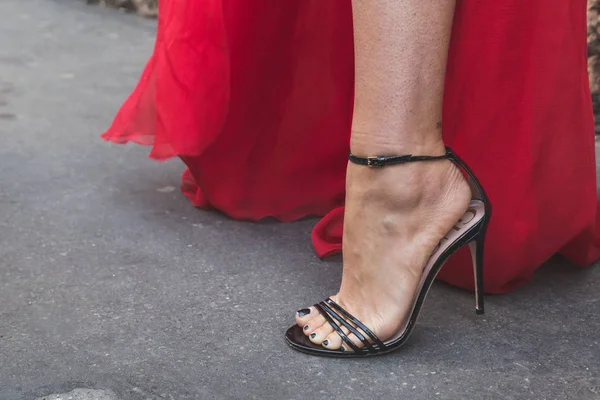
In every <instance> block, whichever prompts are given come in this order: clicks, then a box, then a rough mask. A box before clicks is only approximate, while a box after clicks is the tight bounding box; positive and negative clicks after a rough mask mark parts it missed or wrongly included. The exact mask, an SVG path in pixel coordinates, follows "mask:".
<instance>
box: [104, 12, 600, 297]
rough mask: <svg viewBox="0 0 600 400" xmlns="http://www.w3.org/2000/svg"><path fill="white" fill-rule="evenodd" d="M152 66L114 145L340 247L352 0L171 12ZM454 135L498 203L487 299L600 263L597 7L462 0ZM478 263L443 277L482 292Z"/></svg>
mask: <svg viewBox="0 0 600 400" xmlns="http://www.w3.org/2000/svg"><path fill="white" fill-rule="evenodd" d="M159 11H160V12H159V15H160V16H159V26H158V35H157V41H156V47H155V50H154V54H153V55H152V57H151V59H150V61H149V62H148V64H147V66H146V68H145V70H144V73H143V76H142V78H141V80H140V82H139V84H138V86H137V88H136V89H135V91H134V92H133V93H132V95H131V96H130V97H129V98H128V99H127V101H126V102H125V104H124V105H123V106H122V108H121V110H120V111H119V113H118V115H117V117H116V119H115V121H114V123H113V125H112V126H111V128H110V129H109V130H108V131H107V132H106V133H105V134H104V136H103V137H104V138H105V139H107V140H111V141H113V142H116V143H125V142H128V141H134V142H137V143H141V144H148V145H152V146H153V147H152V151H151V157H153V158H155V159H159V160H161V159H166V158H169V157H173V156H179V157H181V158H182V160H183V161H184V162H185V163H186V164H187V166H188V169H187V170H186V171H185V173H184V176H183V183H182V190H183V192H184V194H185V195H186V196H188V197H189V198H190V200H191V201H192V203H193V204H194V205H196V206H198V207H202V208H215V209H218V210H220V211H222V212H224V213H226V214H228V215H230V216H232V217H233V218H237V219H245V220H258V219H261V218H264V217H268V216H272V217H275V218H277V219H279V220H282V221H292V220H296V219H298V218H301V217H303V216H306V215H325V217H324V218H323V219H322V220H321V221H320V222H319V223H318V224H317V226H316V227H315V229H314V231H313V237H312V238H313V243H314V247H315V249H316V251H317V253H318V255H319V256H321V257H325V256H328V255H332V254H335V253H338V252H340V251H341V237H342V222H343V220H342V218H343V201H344V174H345V168H346V157H347V153H348V143H349V135H350V122H351V112H352V96H353V38H352V15H351V1H350V0H327V1H323V0H302V1H281V0H244V1H238V0H178V1H174V0H162V1H161V2H160V10H159ZM444 107H445V109H444V138H445V140H446V142H447V144H449V145H450V146H452V147H453V148H454V149H455V151H457V153H458V154H460V155H461V157H462V158H464V159H465V160H466V161H467V162H468V163H469V164H470V165H471V167H472V168H473V169H474V170H475V172H476V173H477V174H478V176H479V178H480V179H481V181H482V182H483V184H484V186H485V188H486V190H487V192H488V194H489V195H490V197H491V199H492V202H493V205H494V218H493V219H492V223H491V226H490V231H489V235H488V240H487V248H486V291H487V292H489V293H503V292H507V291H509V290H512V289H514V288H515V287H517V286H519V285H521V284H523V283H524V282H527V281H528V280H529V279H530V278H531V276H532V274H533V272H534V271H535V270H536V268H538V267H539V266H540V265H541V264H542V263H543V262H544V261H546V260H547V259H548V258H549V257H551V256H552V255H553V254H555V253H562V254H564V255H566V256H567V257H569V258H571V259H572V260H573V261H574V262H576V263H577V264H580V265H588V264H590V263H591V262H593V261H594V260H596V259H597V258H599V257H600V240H599V237H600V236H599V233H600V232H599V231H598V224H597V222H598V205H597V192H596V176H595V150H594V135H593V120H592V111H591V101H590V93H589V90H588V78H587V58H586V0H569V1H565V0H531V1H527V2H523V1H522V0H497V1H493V2H492V1H488V0H463V1H461V0H459V1H458V4H457V10H456V17H455V24H454V31H453V33H452V44H451V49H450V59H449V65H448V74H447V87H446V95H445V106H444ZM471 268H472V267H471V264H470V259H469V255H468V252H465V251H463V252H459V254H457V255H456V256H455V257H453V259H452V260H451V261H450V262H449V263H448V265H446V266H445V267H444V269H443V271H442V272H441V274H440V278H441V279H442V280H444V281H446V282H449V283H451V284H453V285H457V286H460V287H464V288H469V289H470V288H472V287H473V277H472V269H471Z"/></svg>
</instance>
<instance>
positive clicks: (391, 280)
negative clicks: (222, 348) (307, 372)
mask: <svg viewBox="0 0 600 400" xmlns="http://www.w3.org/2000/svg"><path fill="white" fill-rule="evenodd" d="M441 149H442V153H441V154H443V146H442V147H441ZM433 151H434V153H426V154H419V155H438V154H440V147H439V146H438V147H437V149H435V150H433ZM435 151H437V153H435ZM358 154H361V153H358ZM362 154H364V152H363V153H362ZM470 199H471V190H470V189H469V185H468V183H467V182H466V180H465V179H464V177H463V175H462V173H461V172H460V170H459V169H458V168H457V167H456V166H455V165H454V164H452V163H451V162H450V161H446V160H442V161H427V162H415V163H408V164H402V165H397V166H387V167H384V168H368V167H364V166H359V165H355V164H349V166H348V175H347V195H346V210H345V217H344V238H343V252H344V255H343V256H344V269H343V276H342V285H341V288H340V291H339V292H338V294H337V295H335V296H332V299H333V300H334V301H336V302H337V303H338V304H339V305H341V306H342V307H343V308H345V309H346V310H347V311H348V312H350V313H351V314H352V315H354V316H355V317H356V318H358V319H359V320H360V321H361V322H363V323H364V324H365V325H366V326H367V327H368V328H369V329H371V330H372V331H373V333H375V335H377V336H378V337H379V338H380V339H381V340H383V341H385V340H387V339H390V338H391V337H392V336H394V334H395V333H397V332H398V330H399V329H400V328H401V327H402V326H403V324H404V322H405V320H406V318H407V317H408V314H409V312H410V309H411V307H412V304H413V300H414V298H415V296H416V293H415V292H416V289H417V286H418V283H419V280H420V278H421V275H422V272H423V268H424V267H425V265H426V264H427V261H428V259H429V257H430V255H431V254H432V253H433V251H434V250H435V248H436V246H437V245H438V243H439V242H440V240H441V239H442V238H443V237H444V236H445V235H446V234H447V233H448V232H449V231H450V230H451V229H452V227H453V226H454V224H455V223H456V222H457V221H458V220H459V219H460V218H461V217H462V215H463V214H464V212H465V211H466V209H467V207H468V205H469V201H470ZM296 322H297V324H298V325H299V326H301V327H302V328H303V331H304V334H305V335H307V336H308V337H309V338H310V340H311V341H312V342H313V343H315V344H322V345H323V346H325V347H326V348H328V349H331V350H336V349H339V348H340V347H344V350H346V349H345V347H346V346H343V341H342V339H341V337H340V336H339V335H338V334H337V333H336V332H334V330H333V328H332V327H331V325H330V324H329V323H327V322H326V321H325V318H324V317H323V316H321V315H320V313H319V311H318V310H316V309H315V308H314V307H310V308H306V309H303V310H300V311H299V312H298V313H297V315H296ZM344 330H345V331H346V333H348V331H347V330H346V329H345V328H344ZM348 336H349V337H350V339H351V340H352V341H353V342H355V343H356V344H357V346H358V347H362V343H361V342H360V341H359V340H358V338H356V337H355V336H353V335H351V334H350V335H348Z"/></svg>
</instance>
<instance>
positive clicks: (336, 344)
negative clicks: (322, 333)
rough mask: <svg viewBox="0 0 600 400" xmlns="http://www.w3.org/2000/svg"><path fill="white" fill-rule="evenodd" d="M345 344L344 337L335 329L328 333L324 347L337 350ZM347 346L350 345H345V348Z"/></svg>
mask: <svg viewBox="0 0 600 400" xmlns="http://www.w3.org/2000/svg"><path fill="white" fill-rule="evenodd" d="M343 329H344V328H342V330H343ZM343 344H344V341H343V340H342V337H341V336H340V335H339V334H338V333H337V332H335V331H333V332H331V333H330V334H329V335H327V337H326V338H325V340H323V347H325V348H327V349H329V350H337V349H339V348H340V347H342V345H343ZM347 347H348V345H346V346H345V348H347Z"/></svg>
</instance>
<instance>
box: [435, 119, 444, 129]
mask: <svg viewBox="0 0 600 400" xmlns="http://www.w3.org/2000/svg"><path fill="white" fill-rule="evenodd" d="M435 129H442V122H441V121H440V122H438V123H437V124H435Z"/></svg>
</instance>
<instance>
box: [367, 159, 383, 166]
mask: <svg viewBox="0 0 600 400" xmlns="http://www.w3.org/2000/svg"><path fill="white" fill-rule="evenodd" d="M384 161H385V158H384V157H367V166H368V167H371V168H380V167H383V166H384Z"/></svg>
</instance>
